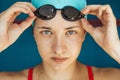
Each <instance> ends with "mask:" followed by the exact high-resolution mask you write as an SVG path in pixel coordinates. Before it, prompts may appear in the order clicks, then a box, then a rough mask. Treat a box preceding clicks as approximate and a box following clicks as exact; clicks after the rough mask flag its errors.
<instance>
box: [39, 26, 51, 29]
mask: <svg viewBox="0 0 120 80" xmlns="http://www.w3.org/2000/svg"><path fill="white" fill-rule="evenodd" d="M37 28H38V29H52V28H50V27H45V26H43V27H39V26H38V27H37Z"/></svg>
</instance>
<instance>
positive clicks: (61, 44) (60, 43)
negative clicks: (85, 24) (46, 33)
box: [52, 37, 67, 55]
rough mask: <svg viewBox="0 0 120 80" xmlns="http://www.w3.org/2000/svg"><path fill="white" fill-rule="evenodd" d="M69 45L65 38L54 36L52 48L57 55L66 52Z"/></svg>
mask: <svg viewBox="0 0 120 80" xmlns="http://www.w3.org/2000/svg"><path fill="white" fill-rule="evenodd" d="M66 49H67V47H66V42H65V39H64V38H60V37H59V38H54V41H53V45H52V50H53V52H54V53H55V54H56V55H62V54H64V53H65V51H66Z"/></svg>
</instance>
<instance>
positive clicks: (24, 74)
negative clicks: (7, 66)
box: [0, 70, 28, 80]
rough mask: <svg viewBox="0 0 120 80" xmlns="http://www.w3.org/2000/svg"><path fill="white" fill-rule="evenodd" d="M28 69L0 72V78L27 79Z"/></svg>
mask: <svg viewBox="0 0 120 80" xmlns="http://www.w3.org/2000/svg"><path fill="white" fill-rule="evenodd" d="M27 76H28V70H23V71H19V72H0V80H27Z"/></svg>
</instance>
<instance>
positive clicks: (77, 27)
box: [65, 26, 79, 30]
mask: <svg viewBox="0 0 120 80" xmlns="http://www.w3.org/2000/svg"><path fill="white" fill-rule="evenodd" d="M73 28H79V26H72V27H68V28H65V29H66V30H68V29H73Z"/></svg>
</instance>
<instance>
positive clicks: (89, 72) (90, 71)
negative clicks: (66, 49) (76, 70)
mask: <svg viewBox="0 0 120 80" xmlns="http://www.w3.org/2000/svg"><path fill="white" fill-rule="evenodd" d="M87 69H88V76H89V80H94V78H93V73H92V68H91V67H90V66H87Z"/></svg>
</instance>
